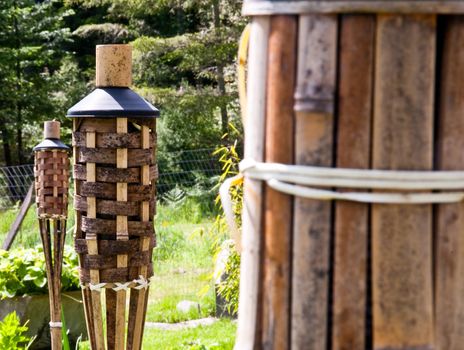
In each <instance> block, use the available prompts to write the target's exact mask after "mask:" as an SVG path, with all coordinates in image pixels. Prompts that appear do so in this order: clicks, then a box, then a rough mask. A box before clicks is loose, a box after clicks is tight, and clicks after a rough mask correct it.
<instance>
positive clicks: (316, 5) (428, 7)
mask: <svg viewBox="0 0 464 350" xmlns="http://www.w3.org/2000/svg"><path fill="white" fill-rule="evenodd" d="M242 12H243V14H244V15H247V16H262V15H275V14H281V15H283V14H287V15H289V14H311V13H312V14H317V13H319V14H330V13H332V14H336V13H373V14H375V13H386V14H389V13H399V14H400V13H403V14H418V13H422V14H425V13H428V14H438V13H440V14H458V13H459V14H464V3H463V2H462V0H300V1H298V0H295V1H285V0H282V1H273V0H269V1H260V0H255V1H253V0H248V1H245V2H244V6H243V11H242Z"/></svg>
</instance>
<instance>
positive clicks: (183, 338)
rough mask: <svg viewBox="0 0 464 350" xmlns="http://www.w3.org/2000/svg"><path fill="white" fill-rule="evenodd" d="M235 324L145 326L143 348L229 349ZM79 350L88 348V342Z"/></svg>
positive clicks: (182, 349)
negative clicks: (171, 328) (176, 328)
mask: <svg viewBox="0 0 464 350" xmlns="http://www.w3.org/2000/svg"><path fill="white" fill-rule="evenodd" d="M236 329H237V325H236V323H235V322H233V321H230V320H228V319H223V320H219V321H218V322H216V323H214V324H212V325H209V326H198V327H196V328H186V329H180V330H160V329H156V328H145V332H144V336H143V346H142V349H143V350H231V349H233V347H234V341H235V331H236ZM79 350H90V346H89V343H88V342H84V343H82V344H80V346H79Z"/></svg>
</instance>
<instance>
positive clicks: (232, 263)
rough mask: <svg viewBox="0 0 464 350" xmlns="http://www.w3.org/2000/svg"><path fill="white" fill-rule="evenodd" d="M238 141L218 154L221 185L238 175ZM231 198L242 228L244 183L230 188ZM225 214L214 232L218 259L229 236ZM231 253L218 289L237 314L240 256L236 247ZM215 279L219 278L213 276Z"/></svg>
mask: <svg viewBox="0 0 464 350" xmlns="http://www.w3.org/2000/svg"><path fill="white" fill-rule="evenodd" d="M237 143H238V142H237V141H236V142H235V143H234V144H233V145H232V146H229V147H226V146H224V147H221V148H219V149H218V150H217V151H216V153H217V154H220V158H219V161H220V162H221V164H222V174H221V177H220V182H219V185H220V184H221V183H222V182H223V181H224V180H225V179H227V178H228V177H231V176H234V175H236V174H238V163H239V162H240V156H239V153H238V150H237ZM229 193H230V197H231V200H232V206H233V210H234V214H235V220H236V222H237V226H239V227H241V211H242V205H243V181H236V182H234V183H233V184H232V186H231V188H230V191H229ZM219 201H220V198H219V196H218V197H217V198H216V203H217V204H219ZM225 221H226V220H225V216H224V214H223V213H222V214H220V215H218V216H217V218H216V222H215V224H214V231H215V232H216V234H215V235H216V240H215V250H216V257H218V255H219V252H220V250H221V243H222V241H223V240H224V238H225V237H227V235H228V227H227V224H226V222H225ZM229 251H230V253H229V256H228V258H227V261H226V263H225V267H224V271H222V274H223V275H224V276H225V278H222V279H221V280H220V281H219V282H218V284H217V285H216V287H217V293H218V294H219V295H220V296H222V297H223V298H224V300H225V301H226V307H227V309H228V311H229V313H230V314H236V313H237V311H238V295H239V289H240V288H239V287H240V254H239V253H238V252H237V251H236V250H235V245H234V244H232V246H231V247H230V250H229ZM213 277H214V278H215V279H216V278H217V277H218V276H213Z"/></svg>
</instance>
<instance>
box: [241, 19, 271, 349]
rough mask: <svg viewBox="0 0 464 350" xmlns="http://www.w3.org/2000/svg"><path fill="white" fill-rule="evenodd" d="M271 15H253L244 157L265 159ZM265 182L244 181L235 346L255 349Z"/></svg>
mask: <svg viewBox="0 0 464 350" xmlns="http://www.w3.org/2000/svg"><path fill="white" fill-rule="evenodd" d="M269 27H270V19H269V17H258V18H253V20H252V22H251V29H250V42H249V55H248V82H247V87H248V88H247V116H246V120H245V127H244V132H245V141H244V142H245V150H244V157H245V158H251V159H255V160H256V161H258V162H262V161H263V159H264V133H265V114H266V83H267V81H266V74H267V51H268V37H269ZM262 206H263V184H262V182H261V181H256V180H252V179H245V181H244V184H243V210H242V254H241V260H240V261H241V262H240V264H241V265H240V293H239V304H238V322H237V338H236V342H235V346H234V349H235V350H252V349H254V348H255V346H258V343H259V342H260V340H261V339H260V330H259V327H260V326H259V325H260V322H259V321H258V320H259V314H260V312H259V310H260V308H261V307H260V302H261V298H259V292H260V285H261V284H260V282H259V278H260V257H261V252H262V251H261V243H262V241H261V235H262V227H263V222H262V221H263V220H262V216H263V215H262V214H263V210H262V208H263V207H262Z"/></svg>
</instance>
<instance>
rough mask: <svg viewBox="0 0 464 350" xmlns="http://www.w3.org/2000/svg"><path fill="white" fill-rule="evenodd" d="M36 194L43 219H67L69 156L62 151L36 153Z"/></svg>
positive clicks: (39, 211) (38, 208)
mask: <svg viewBox="0 0 464 350" xmlns="http://www.w3.org/2000/svg"><path fill="white" fill-rule="evenodd" d="M34 178H35V191H36V192H35V193H36V204H37V214H38V216H39V217H41V218H66V216H67V212H68V188H69V156H68V152H66V151H62V150H41V151H38V152H36V153H35V167H34Z"/></svg>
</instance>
